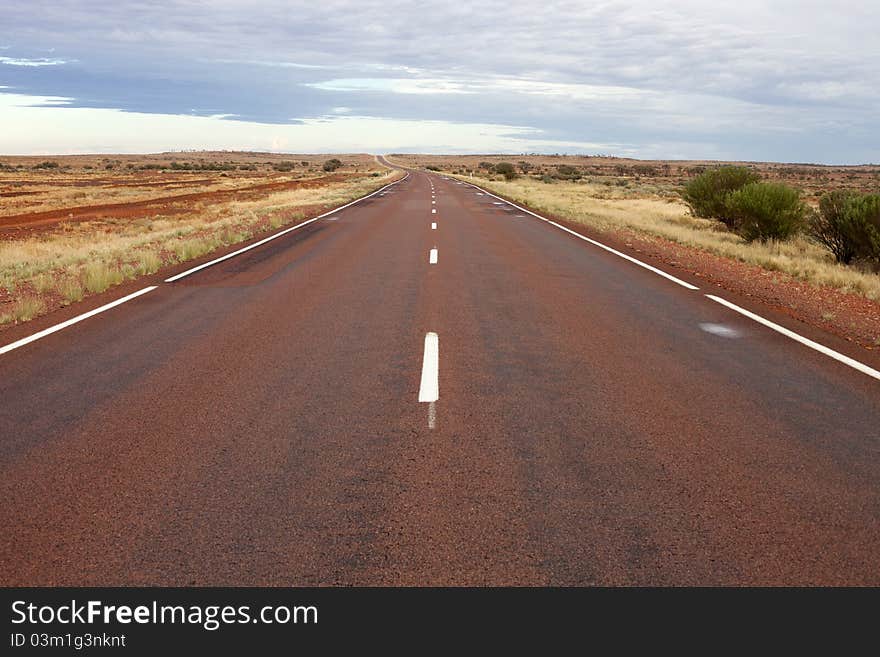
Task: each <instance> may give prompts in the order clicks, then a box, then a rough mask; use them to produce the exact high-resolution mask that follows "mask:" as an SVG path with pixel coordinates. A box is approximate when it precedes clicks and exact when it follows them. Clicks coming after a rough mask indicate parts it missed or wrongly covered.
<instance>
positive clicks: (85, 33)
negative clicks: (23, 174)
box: [0, 0, 880, 163]
mask: <svg viewBox="0 0 880 657" xmlns="http://www.w3.org/2000/svg"><path fill="white" fill-rule="evenodd" d="M0 25H2V26H3V30H2V32H0V122H2V125H3V131H2V132H0V153H51V152H85V151H88V152H96V151H104V152H114V151H115V152H119V151H128V152H133V151H158V150H167V149H175V148H247V149H257V150H282V151H340V150H347V151H360V150H369V151H373V152H376V151H433V152H468V151H469V152H486V151H502V152H535V151H543V152H548V151H549V152H586V153H610V154H617V155H626V156H637V157H663V158H716V159H748V160H778V161H797V162H825V163H866V162H880V137H878V135H880V112H878V111H877V105H878V100H880V92H878V82H880V79H878V71H880V39H878V38H877V28H878V25H880V9H878V7H877V4H876V1H875V0H863V1H858V2H857V1H855V0H843V1H838V2H836V3H829V2H827V1H826V2H815V1H813V0H806V1H804V0H801V1H790V0H739V1H738V2H731V3H725V2H715V3H705V2H697V1H692V0H679V1H677V2H666V3H664V2H658V1H646V0H628V1H627V2H615V1H611V2H588V1H584V2H541V3H536V2H528V3H523V2H515V1H508V2H494V1H490V0H484V1H482V2H480V3H478V4H476V3H475V4H473V5H471V4H470V3H461V4H459V5H453V4H451V3H445V2H444V3H430V2H420V3H412V2H396V1H395V0H387V1H383V2H381V3H370V2H364V1H361V2H348V1H344V0H343V1H335V0H329V1H328V0H325V1H324V2H320V3H315V2H310V3H307V4H306V3H302V4H301V3H293V2H280V1H276V0H268V1H266V0H263V1H261V2H259V3H252V2H243V1H237V2H234V1H230V0H213V1H211V2H198V1H194V0H171V1H170V2H163V3H150V2H124V1H121V2H108V1H104V0H81V1H79V2H72V1H66V2H65V1H63V0H62V1H59V0H52V1H51V2H46V1H43V0H29V1H28V2H20V3H18V2H17V3H4V4H3V6H2V8H0Z"/></svg>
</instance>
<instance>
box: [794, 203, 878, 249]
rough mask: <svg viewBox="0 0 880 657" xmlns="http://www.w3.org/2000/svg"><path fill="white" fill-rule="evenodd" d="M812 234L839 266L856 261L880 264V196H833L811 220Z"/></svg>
mask: <svg viewBox="0 0 880 657" xmlns="http://www.w3.org/2000/svg"><path fill="white" fill-rule="evenodd" d="M810 234H811V235H812V236H813V237H814V238H815V239H816V240H817V241H818V242H819V243H821V244H822V245H824V246H825V247H826V248H827V249H828V250H829V251H831V253H833V254H834V258H835V259H836V260H837V262H840V263H843V264H849V263H850V262H852V261H853V260H856V259H858V260H866V261H869V262H874V263H880V194H867V195H860V194H857V193H855V192H851V191H843V190H837V191H834V192H830V193H828V194H826V195H825V196H823V197H822V199H821V200H820V201H819V211H818V212H814V213H813V214H812V216H811V217H810Z"/></svg>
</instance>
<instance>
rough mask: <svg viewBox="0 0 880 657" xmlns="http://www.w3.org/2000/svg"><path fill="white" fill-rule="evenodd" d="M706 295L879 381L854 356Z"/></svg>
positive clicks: (875, 372) (712, 295) (720, 299)
mask: <svg viewBox="0 0 880 657" xmlns="http://www.w3.org/2000/svg"><path fill="white" fill-rule="evenodd" d="M706 296H707V297H708V298H709V299H712V301H715V302H716V303H720V304H721V305H722V306H725V307H726V308H730V309H731V310H733V311H734V312H738V313H739V314H740V315H744V316H745V317H748V318H749V319H751V320H754V321H756V322H758V324H763V325H764V326H766V327H767V328H770V329H773V330H774V331H776V332H777V333H781V334H782V335H784V336H785V337H787V338H791V339H792V340H794V341H796V342H800V343H801V344H802V345H804V346H806V347H809V348H810V349H814V350H816V351H818V352H819V353H820V354H824V355H826V356H828V357H829V358H833V359H834V360H836V361H838V362H840V363H843V364H844V365H848V366H849V367H851V368H853V369H854V370H858V371H859V372H861V373H862V374H867V375H868V376H870V377H873V378H875V379H877V380H878V381H880V372H878V371H877V370H875V369H874V368H873V367H868V366H867V365H865V364H864V363H860V362H859V361H857V360H855V359H854V358H850V357H849V356H844V355H843V354H841V353H840V352H837V351H834V349H830V348H829V347H826V346H825V345H821V344H819V343H818V342H813V341H812V340H810V339H809V338H805V337H804V336H802V335H800V334H798V333H795V332H794V331H790V330H789V329H787V328H785V327H784V326H780V325H779V324H776V323H775V322H771V321H770V320H769V319H764V318H763V317H761V316H760V315H756V314H755V313H753V312H750V311H748V310H746V309H745V308H740V307H739V306H737V305H736V304H735V303H731V302H730V301H728V300H727V299H722V298H721V297H716V296H715V295H714V294H707V295H706Z"/></svg>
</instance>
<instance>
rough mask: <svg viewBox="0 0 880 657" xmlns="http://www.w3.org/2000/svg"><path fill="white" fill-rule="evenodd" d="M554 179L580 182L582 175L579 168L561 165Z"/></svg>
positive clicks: (557, 168)
mask: <svg viewBox="0 0 880 657" xmlns="http://www.w3.org/2000/svg"><path fill="white" fill-rule="evenodd" d="M554 177H555V178H559V179H560V180H580V179H581V178H582V175H581V172H580V170H579V169H578V168H577V167H573V166H571V165H570V164H560V165H558V166H557V167H556V174H555V175H554Z"/></svg>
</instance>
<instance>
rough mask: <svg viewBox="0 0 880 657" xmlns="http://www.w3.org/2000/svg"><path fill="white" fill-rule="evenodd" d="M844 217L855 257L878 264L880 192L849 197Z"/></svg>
mask: <svg viewBox="0 0 880 657" xmlns="http://www.w3.org/2000/svg"><path fill="white" fill-rule="evenodd" d="M844 218H845V221H846V224H847V226H848V232H849V233H850V239H851V240H852V241H853V243H854V245H855V257H856V258H860V259H864V260H868V261H871V262H873V263H874V264H880V194H865V195H864V196H855V197H853V198H851V199H850V200H849V201H848V202H847V204H846V206H845V207H844Z"/></svg>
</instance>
